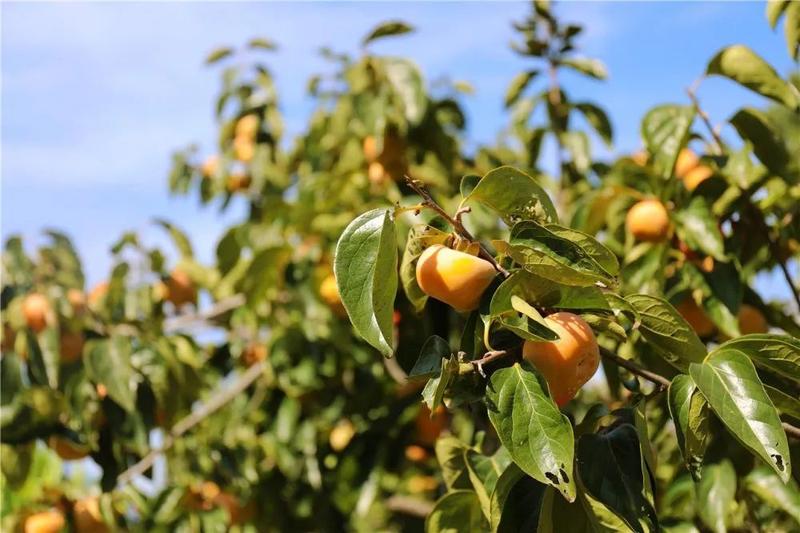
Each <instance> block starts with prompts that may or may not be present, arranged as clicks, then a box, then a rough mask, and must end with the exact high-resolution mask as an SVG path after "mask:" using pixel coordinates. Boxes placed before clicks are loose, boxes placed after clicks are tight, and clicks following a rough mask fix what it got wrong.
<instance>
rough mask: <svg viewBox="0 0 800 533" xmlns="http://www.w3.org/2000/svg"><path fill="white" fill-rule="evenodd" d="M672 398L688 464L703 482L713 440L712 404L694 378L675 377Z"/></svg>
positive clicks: (676, 425)
mask: <svg viewBox="0 0 800 533" xmlns="http://www.w3.org/2000/svg"><path fill="white" fill-rule="evenodd" d="M668 397H669V411H670V415H671V416H672V420H673V422H674V423H675V433H676V436H677V438H678V447H679V448H680V450H681V453H682V454H683V460H684V463H685V464H686V468H688V469H689V472H691V474H692V476H693V477H694V478H695V479H699V478H700V471H701V468H702V466H703V457H704V456H705V451H706V448H707V447H708V442H709V436H710V434H709V421H710V418H709V415H710V413H709V409H708V403H707V402H706V400H705V397H704V396H703V395H702V394H701V393H700V391H699V390H697V386H696V385H695V384H694V381H692V378H691V377H690V376H687V375H686V374H680V375H678V376H675V378H674V379H673V380H672V383H671V384H670V386H669V396H668Z"/></svg>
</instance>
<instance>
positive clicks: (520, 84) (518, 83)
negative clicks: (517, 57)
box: [505, 70, 539, 107]
mask: <svg viewBox="0 0 800 533" xmlns="http://www.w3.org/2000/svg"><path fill="white" fill-rule="evenodd" d="M538 74H539V71H538V70H526V71H523V72H520V73H519V74H517V75H516V76H514V79H513V80H511V84H510V85H509V86H508V90H507V91H506V97H505V106H506V107H511V106H512V105H514V104H515V103H516V102H517V100H519V97H520V95H522V93H523V92H524V91H525V89H526V88H527V87H528V85H529V84H530V83H531V81H533V79H534V78H535V77H536V76H537V75H538Z"/></svg>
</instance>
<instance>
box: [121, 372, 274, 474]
mask: <svg viewBox="0 0 800 533" xmlns="http://www.w3.org/2000/svg"><path fill="white" fill-rule="evenodd" d="M265 367H266V362H265V361H259V362H258V363H256V364H254V365H253V366H251V367H250V368H248V369H247V371H245V372H244V373H243V374H242V375H241V376H239V379H238V380H237V381H236V382H235V383H234V384H233V385H231V386H230V387H227V388H224V389H220V390H219V391H218V392H217V393H216V394H215V395H214V396H212V397H211V398H210V399H209V400H208V401H207V402H206V403H204V404H203V405H202V406H201V407H200V408H199V409H197V410H195V411H193V412H192V413H191V414H189V415H188V416H186V417H184V418H183V419H181V420H180V421H178V423H177V424H175V425H174V426H173V427H172V429H171V430H170V432H169V434H167V436H166V437H165V438H164V444H162V445H161V447H159V448H154V449H152V450H150V451H149V452H148V453H147V455H145V456H144V457H143V458H142V459H141V460H140V461H139V462H138V463H136V464H135V465H133V466H132V467H130V468H128V469H127V470H125V471H124V472H123V473H121V474H120V475H119V476H118V477H117V483H118V484H119V485H124V484H125V483H128V482H130V481H131V480H132V479H133V478H134V477H136V476H139V475H142V474H144V473H145V472H147V470H148V469H149V468H150V467H151V466H153V463H154V462H155V460H156V458H157V457H158V456H159V455H161V454H162V453H164V452H166V451H167V450H169V449H170V448H171V447H172V445H173V444H175V440H176V439H178V438H179V437H180V436H181V435H183V434H184V433H186V432H187V431H189V430H190V429H192V428H193V427H194V426H196V425H197V424H199V423H200V422H202V421H203V420H205V419H206V418H208V417H209V416H211V415H212V414H213V413H214V412H216V411H217V410H219V408H221V407H222V406H223V405H225V404H227V403H228V402H230V401H231V400H232V399H233V398H235V397H236V396H237V395H238V394H240V393H241V392H242V391H243V390H245V389H246V388H247V387H249V386H250V385H252V384H253V382H254V381H255V380H256V379H258V377H259V376H261V375H262V374H263V373H264V368H265Z"/></svg>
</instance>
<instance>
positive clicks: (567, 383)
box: [522, 311, 600, 407]
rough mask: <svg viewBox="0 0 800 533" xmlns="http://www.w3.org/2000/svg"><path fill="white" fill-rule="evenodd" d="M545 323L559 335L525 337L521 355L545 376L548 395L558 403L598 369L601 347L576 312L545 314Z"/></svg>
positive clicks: (574, 392)
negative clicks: (544, 339) (545, 338)
mask: <svg viewBox="0 0 800 533" xmlns="http://www.w3.org/2000/svg"><path fill="white" fill-rule="evenodd" d="M544 323H545V325H547V327H548V328H550V329H552V330H553V331H554V332H556V334H558V336H559V339H558V340H555V341H547V342H541V341H539V342H536V341H525V344H524V345H523V347H522V356H523V357H524V358H525V359H526V360H528V361H530V362H531V363H532V364H533V366H535V367H536V369H537V370H538V371H539V372H540V373H541V374H542V376H544V378H545V380H546V381H547V384H548V385H549V387H550V395H551V396H552V397H553V400H555V402H556V404H557V405H558V406H559V407H561V406H563V405H565V404H566V403H568V402H569V401H570V400H572V398H574V397H575V395H576V394H577V393H578V390H580V388H581V387H582V386H583V385H584V384H585V383H586V382H587V381H589V380H590V379H591V378H592V376H593V375H594V373H595V372H597V367H598V366H599V365H600V348H599V347H598V345H597V338H596V337H595V336H594V332H593V331H592V328H591V327H589V324H588V323H587V322H586V321H585V320H584V319H582V318H581V317H579V316H578V315H575V314H573V313H567V312H564V311H560V312H558V313H553V314H552V315H548V316H546V317H545V319H544Z"/></svg>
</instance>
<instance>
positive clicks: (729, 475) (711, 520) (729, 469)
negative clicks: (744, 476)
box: [697, 460, 736, 533]
mask: <svg viewBox="0 0 800 533" xmlns="http://www.w3.org/2000/svg"><path fill="white" fill-rule="evenodd" d="M735 495H736V472H735V471H734V470H733V465H731V463H730V461H727V460H725V461H722V462H721V463H717V464H713V465H708V466H706V467H705V469H704V473H703V477H702V479H701V480H700V481H699V482H698V483H697V510H698V514H699V515H700V519H701V520H702V521H703V523H705V525H706V526H708V527H709V529H711V531H714V532H715V533H726V532H727V531H728V529H727V527H726V522H727V519H728V516H729V515H730V513H731V511H732V510H733V506H734V505H735V500H734V497H735Z"/></svg>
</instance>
